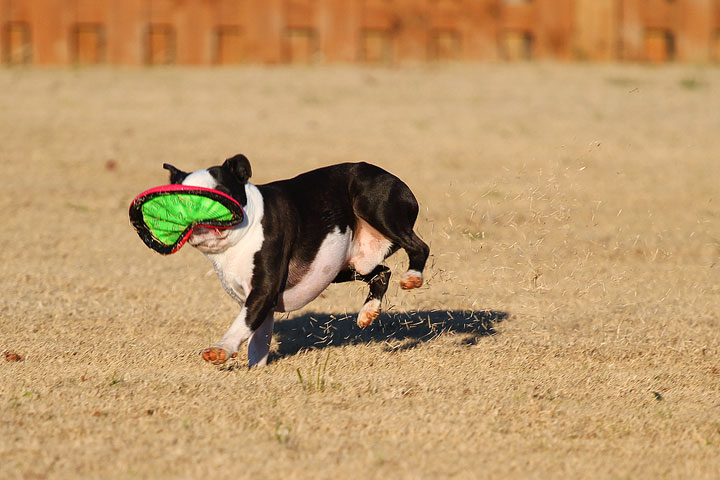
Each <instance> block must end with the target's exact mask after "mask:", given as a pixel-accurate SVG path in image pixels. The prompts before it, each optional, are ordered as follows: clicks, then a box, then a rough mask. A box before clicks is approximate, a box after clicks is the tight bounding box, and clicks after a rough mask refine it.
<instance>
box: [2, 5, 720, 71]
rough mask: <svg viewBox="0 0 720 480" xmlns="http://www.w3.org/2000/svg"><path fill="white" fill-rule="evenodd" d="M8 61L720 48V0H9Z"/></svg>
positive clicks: (561, 55) (544, 54)
mask: <svg viewBox="0 0 720 480" xmlns="http://www.w3.org/2000/svg"><path fill="white" fill-rule="evenodd" d="M0 29H1V32H0V51H1V52H2V61H3V62H4V63H5V64H38V65H68V64H96V63H99V64H102V63H108V64H120V65H156V64H188V65H211V64H237V63H288V62H356V61H360V62H386V63H403V62H422V61H434V60H458V61H463V60H470V61H473V60H498V59H506V60H517V59H560V60H621V61H623V60H630V61H653V62H663V61H671V60H676V61H692V62H698V61H699V62H708V61H718V60H720V0H0Z"/></svg>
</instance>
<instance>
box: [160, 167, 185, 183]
mask: <svg viewBox="0 0 720 480" xmlns="http://www.w3.org/2000/svg"><path fill="white" fill-rule="evenodd" d="M163 168H164V169H165V170H169V171H170V183H172V184H175V185H177V184H179V183H182V181H183V180H185V177H187V176H188V175H189V174H188V173H185V172H183V171H182V170H178V169H177V168H175V167H174V166H173V165H170V164H169V163H163Z"/></svg>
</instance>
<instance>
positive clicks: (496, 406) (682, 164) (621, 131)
mask: <svg viewBox="0 0 720 480" xmlns="http://www.w3.org/2000/svg"><path fill="white" fill-rule="evenodd" d="M0 91H2V92H3V94H2V95H0V111H2V112H3V113H2V115H0V165H1V167H2V170H1V171H2V180H3V182H2V194H1V195H0V207H1V208H2V211H3V216H2V218H3V225H2V231H1V233H0V236H1V237H0V238H1V239H2V245H3V248H2V257H1V258H2V261H1V262H0V278H1V279H2V297H1V300H0V351H3V352H5V351H7V352H8V353H13V354H18V355H20V356H22V357H24V358H23V359H22V360H20V361H5V360H4V359H0V465H2V467H1V468H0V469H1V470H2V472H3V474H2V477H3V478H29V479H39V478H77V477H79V476H82V477H90V478H103V479H105V478H129V477H130V478H132V477H161V478H200V477H204V476H210V477H213V478H230V477H233V476H235V477H239V478H244V477H248V476H251V475H256V476H259V477H260V478H342V477H341V476H345V477H348V476H349V477H353V478H447V477H457V478H472V477H493V478H502V477H505V478H518V477H525V478H561V477H565V478H578V477H586V478H587V477H593V478H717V473H718V472H719V471H720V455H719V454H718V452H720V417H719V416H718V412H720V360H719V357H718V350H719V347H720V195H719V194H718V192H720V188H719V187H720V158H718V152H720V134H719V133H720V114H718V112H720V70H718V69H708V68H700V67H662V68H645V67H630V66H626V67H619V66H587V65H584V66H569V65H551V64H550V65H549V64H525V65H484V66H447V67H442V68H418V69H405V70H390V69H387V70H386V69H358V68H355V67H337V68H285V67H283V68H274V69H264V68H247V69H239V70H203V69H199V70H183V69H172V70H163V69H158V70H82V69H80V70H1V71H0ZM237 152H243V153H245V154H247V155H248V156H249V158H250V159H251V161H252V163H253V168H254V171H255V176H254V181H255V182H256V183H262V182H266V181H270V180H273V179H278V178H283V177H287V176H291V175H294V174H296V173H299V172H301V171H304V170H307V169H310V168H312V167H317V166H320V165H326V164H331V163H335V162H340V161H360V160H367V161H370V162H373V163H376V164H378V165H381V166H383V167H385V168H387V169H388V170H390V171H392V172H394V173H396V174H397V175H398V176H400V177H401V178H403V179H404V180H405V181H406V182H407V183H408V184H409V185H410V186H411V188H413V190H414V191H415V193H416V195H417V197H418V199H419V201H420V203H421V209H422V211H421V215H420V218H419V219H418V226H417V228H418V231H419V233H420V234H421V236H422V237H423V238H424V239H425V240H426V241H427V242H428V243H429V244H430V246H431V249H432V257H431V259H430V263H429V268H428V270H427V271H426V278H427V279H428V281H427V282H426V286H424V287H423V288H421V289H420V290H418V291H412V292H404V291H401V290H400V289H399V287H398V285H397V281H398V280H399V278H400V275H398V274H399V273H402V272H403V271H404V268H406V262H407V260H406V257H405V256H404V254H398V255H396V256H395V257H393V258H392V259H391V260H390V262H389V264H390V266H391V267H392V268H393V270H394V272H395V273H396V275H394V277H393V278H394V281H393V285H392V286H391V288H390V290H389V292H388V296H387V297H386V299H387V301H386V305H385V308H386V310H387V311H388V314H387V315H383V316H382V317H381V318H380V319H379V320H378V322H377V323H376V324H375V325H373V326H372V327H371V328H370V329H368V330H365V331H361V330H359V329H358V328H357V327H356V326H354V315H355V314H356V313H357V311H358V309H359V308H360V306H361V303H362V300H363V298H364V295H365V290H364V288H363V286H362V285H360V284H351V285H334V286H331V287H330V288H329V289H328V290H327V291H326V292H325V293H324V294H323V295H322V296H321V298H319V299H318V300H316V301H315V302H313V303H311V304H310V306H309V307H307V308H306V309H305V310H303V311H300V312H296V313H295V314H292V315H289V316H284V317H283V318H284V320H281V321H280V322H278V323H277V324H276V335H275V343H274V345H275V347H274V352H275V353H274V356H273V358H272V363H271V365H269V366H268V367H267V368H265V369H257V370H253V371H248V370H247V369H246V368H244V367H243V365H244V364H245V362H246V359H245V356H244V352H242V353H241V355H240V357H239V358H238V360H237V362H235V363H232V364H230V365H228V366H225V367H224V368H215V367H212V366H209V365H207V364H205V363H204V362H202V361H201V359H200V356H199V352H200V350H201V349H203V348H204V347H206V346H208V345H210V344H211V343H213V342H214V341H215V340H217V339H218V338H219V337H220V336H221V335H222V334H223V333H224V331H225V329H226V328H227V327H228V326H229V323H230V322H231V320H232V319H233V318H234V315H235V311H236V310H237V308H236V307H235V306H234V305H233V303H232V301H231V300H230V299H229V298H227V297H226V295H225V293H224V292H223V291H222V289H221V288H220V285H219V282H218V281H217V279H216V278H215V276H214V274H213V273H212V272H211V267H210V265H209V263H207V262H206V260H204V258H203V257H202V255H200V254H199V253H197V252H195V251H193V250H192V249H191V248H189V247H186V248H183V249H182V250H181V251H180V253H178V254H177V255H173V256H171V257H168V258H163V257H160V256H159V255H156V254H154V253H153V252H152V251H150V250H149V249H147V248H146V247H145V246H144V245H143V244H142V242H141V241H140V240H139V239H138V238H137V236H136V235H135V233H134V232H133V230H132V229H131V228H130V226H129V223H128V220H127V206H128V204H129V202H130V200H131V199H132V198H133V197H134V195H136V194H137V193H139V192H140V191H142V190H144V189H146V188H149V187H151V186H155V185H158V184H161V183H164V182H165V180H166V172H164V171H163V170H161V168H160V166H161V165H162V163H163V162H172V163H175V164H176V165H177V166H178V167H181V168H185V169H194V168H200V167H204V166H207V165H209V164H214V163H217V162H220V161H221V160H222V159H224V158H225V157H227V156H229V155H231V154H234V153H237Z"/></svg>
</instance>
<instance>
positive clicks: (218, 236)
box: [163, 155, 430, 367]
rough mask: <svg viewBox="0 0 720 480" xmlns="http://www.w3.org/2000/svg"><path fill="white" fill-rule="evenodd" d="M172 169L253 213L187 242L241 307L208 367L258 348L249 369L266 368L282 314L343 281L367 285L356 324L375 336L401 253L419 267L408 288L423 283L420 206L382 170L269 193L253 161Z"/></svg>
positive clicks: (302, 178)
mask: <svg viewBox="0 0 720 480" xmlns="http://www.w3.org/2000/svg"><path fill="white" fill-rule="evenodd" d="M163 168H165V169H167V170H169V171H170V182H171V183H173V184H183V185H191V186H196V187H205V188H213V189H216V190H220V191H221V192H223V193H226V194H228V195H230V196H232V197H233V198H235V199H236V200H237V201H238V202H239V203H240V204H241V205H242V206H243V209H244V210H245V218H244V219H243V221H242V223H240V224H239V225H237V226H235V227H233V228H230V229H225V230H220V229H214V228H205V227H196V228H195V229H194V230H193V233H192V235H191V236H190V237H189V238H188V243H190V245H192V246H193V247H195V248H197V249H198V250H200V251H201V252H202V253H203V254H205V256H206V257H207V258H208V259H209V260H210V262H212V264H213V266H214V267H215V271H216V272H217V275H218V277H220V282H222V285H223V288H224V289H225V291H227V293H228V294H229V295H230V296H231V297H232V298H233V299H234V300H235V301H237V302H238V304H239V305H240V307H241V308H240V314H239V315H238V316H237V318H236V319H235V321H234V322H233V323H232V325H231V326H230V329H229V330H228V331H227V333H225V335H224V336H223V337H222V338H221V339H220V340H219V341H218V342H217V343H216V344H215V345H213V346H211V347H209V348H207V349H205V350H204V351H203V352H202V358H203V359H204V360H205V361H207V362H210V363H212V364H215V365H220V364H223V363H225V362H226V361H227V360H228V359H229V358H231V357H235V356H237V351H238V349H239V348H240V345H241V344H242V343H243V342H244V341H245V340H248V339H249V345H248V360H249V364H250V367H252V366H256V365H265V364H266V363H267V359H268V352H269V350H270V340H271V337H272V332H273V323H274V319H273V312H290V311H293V310H297V309H299V308H302V307H304V306H305V305H307V304H308V303H310V302H311V301H312V300H314V299H315V298H316V297H317V296H318V295H319V294H320V293H321V292H322V291H323V290H325V288H327V286H328V285H329V284H330V283H334V282H335V283H339V282H349V281H352V280H362V281H363V282H366V283H367V284H368V286H369V287H370V293H369V295H368V297H367V299H366V300H365V304H364V305H363V307H362V309H361V310H360V313H359V314H358V318H357V324H358V325H359V326H360V327H361V328H365V327H367V326H368V325H370V324H371V323H372V322H373V320H375V319H376V318H377V317H378V316H379V315H380V306H381V301H382V298H383V295H384V294H385V291H386V290H387V287H388V281H389V279H390V269H388V267H386V266H384V265H383V264H382V263H383V261H384V260H385V259H386V258H387V257H388V256H389V255H391V254H393V253H394V252H395V251H396V250H398V249H399V248H402V249H403V250H405V252H406V253H407V255H408V257H409V259H410V266H409V269H408V271H407V272H406V273H405V275H404V276H403V278H402V280H401V281H400V285H401V287H402V288H403V289H412V288H418V287H420V286H421V285H422V284H423V276H422V271H423V268H424V267H425V262H426V260H427V257H428V254H429V253H430V249H429V247H428V246H427V245H426V244H425V242H423V241H422V240H420V238H419V237H418V236H417V235H416V234H415V232H414V231H413V226H414V225H415V220H416V219H417V215H418V204H417V200H415V196H414V195H413V193H412V192H411V191H410V188H408V186H407V185H405V183H403V182H402V181H401V180H400V179H399V178H397V177H395V176H394V175H392V174H390V173H388V172H386V171H385V170H383V169H382V168H379V167H376V166H375V165H371V164H368V163H343V164H339V165H332V166H329V167H324V168H319V169H317V170H312V171H309V172H307V173H303V174H301V175H298V176H297V177H295V178H291V179H289V180H281V181H277V182H271V183H267V184H265V185H253V184H252V183H250V182H248V180H249V179H250V176H251V169H250V162H249V161H248V159H247V158H246V157H245V156H244V155H235V156H234V157H232V158H229V159H227V160H225V162H224V163H223V164H222V165H220V166H215V167H210V168H207V169H203V170H197V171H195V172H192V173H186V172H183V171H181V170H178V169H177V168H175V167H174V166H172V165H169V164H164V165H163Z"/></svg>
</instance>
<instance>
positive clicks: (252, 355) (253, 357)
mask: <svg viewBox="0 0 720 480" xmlns="http://www.w3.org/2000/svg"><path fill="white" fill-rule="evenodd" d="M274 326H275V318H274V316H273V312H272V311H271V312H270V313H269V314H268V315H267V316H266V318H265V321H263V323H262V324H261V325H260V327H259V328H258V329H257V330H255V333H253V334H252V337H250V342H249V343H248V363H249V365H250V367H254V366H256V365H257V366H263V365H266V364H267V359H268V355H269V354H270V341H271V340H272V334H273V327H274Z"/></svg>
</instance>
